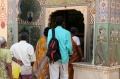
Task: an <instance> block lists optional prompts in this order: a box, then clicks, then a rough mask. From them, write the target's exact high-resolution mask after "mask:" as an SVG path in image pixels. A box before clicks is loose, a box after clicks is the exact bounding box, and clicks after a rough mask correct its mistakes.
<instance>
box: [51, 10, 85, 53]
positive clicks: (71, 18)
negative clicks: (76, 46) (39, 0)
mask: <svg viewBox="0 0 120 79" xmlns="http://www.w3.org/2000/svg"><path fill="white" fill-rule="evenodd" d="M58 15H59V16H63V17H64V19H65V22H64V24H63V28H65V29H67V30H69V31H70V28H71V27H76V28H77V29H78V34H77V36H78V37H79V38H80V42H81V46H82V51H83V52H84V18H83V14H82V13H81V12H80V11H77V10H74V9H71V10H57V11H55V12H53V13H52V14H51V15H50V22H49V26H50V27H55V26H56V25H55V17H56V16H58Z"/></svg>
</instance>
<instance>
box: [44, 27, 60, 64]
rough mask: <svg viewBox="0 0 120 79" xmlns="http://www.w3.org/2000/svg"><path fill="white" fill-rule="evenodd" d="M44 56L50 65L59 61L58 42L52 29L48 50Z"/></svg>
mask: <svg viewBox="0 0 120 79" xmlns="http://www.w3.org/2000/svg"><path fill="white" fill-rule="evenodd" d="M46 55H47V56H48V57H49V59H50V63H51V62H55V61H57V60H59V59H61V54H60V50H59V42H58V40H57V39H56V38H55V29H52V38H51V40H50V42H49V44H48V50H47V54H46Z"/></svg>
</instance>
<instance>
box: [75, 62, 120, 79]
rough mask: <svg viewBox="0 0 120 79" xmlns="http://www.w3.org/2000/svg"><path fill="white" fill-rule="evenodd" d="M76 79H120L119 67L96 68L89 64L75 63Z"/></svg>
mask: <svg viewBox="0 0 120 79" xmlns="http://www.w3.org/2000/svg"><path fill="white" fill-rule="evenodd" d="M73 68H74V79H119V68H120V65H118V66H112V67H109V66H96V65H92V64H89V63H80V62H78V63H73Z"/></svg>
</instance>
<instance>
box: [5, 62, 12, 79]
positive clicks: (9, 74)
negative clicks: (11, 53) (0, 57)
mask: <svg viewBox="0 0 120 79" xmlns="http://www.w3.org/2000/svg"><path fill="white" fill-rule="evenodd" d="M6 68H7V72H8V76H9V78H10V79H13V77H12V66H11V63H6Z"/></svg>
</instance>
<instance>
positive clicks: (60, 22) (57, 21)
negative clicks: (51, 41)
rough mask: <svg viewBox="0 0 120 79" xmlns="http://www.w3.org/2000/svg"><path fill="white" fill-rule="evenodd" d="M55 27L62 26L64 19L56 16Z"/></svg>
mask: <svg viewBox="0 0 120 79" xmlns="http://www.w3.org/2000/svg"><path fill="white" fill-rule="evenodd" d="M55 22H56V25H62V23H63V22H64V18H63V17H62V16H57V17H56V19H55Z"/></svg>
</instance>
